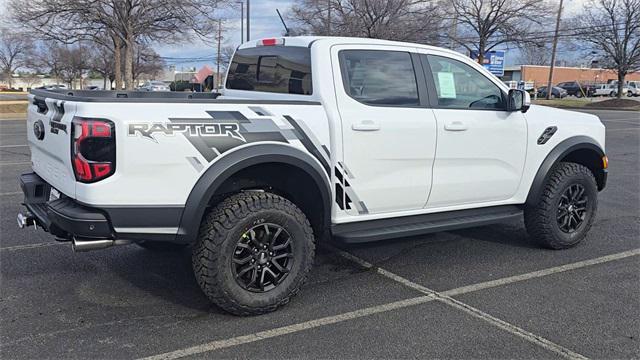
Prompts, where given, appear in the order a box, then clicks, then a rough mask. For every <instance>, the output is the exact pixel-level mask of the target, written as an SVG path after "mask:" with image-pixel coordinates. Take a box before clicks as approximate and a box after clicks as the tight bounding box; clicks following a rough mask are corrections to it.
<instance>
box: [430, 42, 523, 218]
mask: <svg viewBox="0 0 640 360" xmlns="http://www.w3.org/2000/svg"><path fill="white" fill-rule="evenodd" d="M421 59H422V63H423V65H424V69H425V73H426V74H427V75H426V77H427V84H428V86H429V88H430V89H432V91H430V93H432V94H434V95H435V96H433V97H432V101H431V102H432V104H431V105H432V106H433V108H434V113H435V115H436V118H437V120H438V130H437V133H438V148H437V150H436V160H435V165H434V170H433V187H432V190H431V196H430V198H429V202H428V204H427V207H429V208H433V207H443V206H456V205H464V204H477V203H485V202H492V201H500V200H507V199H509V198H511V197H512V196H513V195H515V193H516V191H517V190H518V187H519V185H520V180H521V178H522V171H523V169H524V162H525V157H526V149H527V124H526V119H525V118H524V115H523V114H522V112H519V111H518V112H508V111H506V93H505V92H504V91H503V90H502V89H500V87H498V85H497V84H495V83H494V82H493V81H492V80H491V79H489V77H488V76H486V75H485V74H483V73H482V72H480V71H478V70H477V69H475V68H474V67H472V66H471V65H469V64H465V63H464V62H462V61H459V60H456V59H454V58H451V57H449V56H447V55H446V54H442V55H441V56H440V55H437V53H435V54H430V55H421Z"/></svg>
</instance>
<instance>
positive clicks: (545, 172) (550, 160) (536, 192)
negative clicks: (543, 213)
mask: <svg viewBox="0 0 640 360" xmlns="http://www.w3.org/2000/svg"><path fill="white" fill-rule="evenodd" d="M581 149H588V150H593V151H595V152H596V153H597V154H598V155H599V156H600V157H602V156H604V151H603V150H602V148H601V147H600V145H598V143H597V142H596V141H595V140H594V139H593V138H590V137H588V136H574V137H570V138H568V139H565V140H563V141H561V142H560V143H559V144H558V145H556V146H555V147H554V148H553V149H552V150H551V151H550V152H549V154H548V155H547V157H546V158H545V159H544V161H543V162H542V164H541V165H540V167H539V168H538V172H537V173H536V176H535V178H534V179H533V182H532V183H531V187H530V188H529V195H527V201H526V204H527V205H532V204H534V203H535V202H536V201H537V199H539V198H540V195H541V193H542V190H543V186H544V184H545V183H546V182H547V180H548V179H549V175H550V173H551V170H552V169H553V167H554V166H555V165H556V164H558V163H559V162H560V160H562V159H563V158H564V157H565V156H567V155H568V154H570V153H571V152H573V151H576V150H581ZM604 172H605V182H606V170H604ZM594 175H596V176H597V174H594ZM602 188H604V184H603V185H602ZM599 190H601V189H599Z"/></svg>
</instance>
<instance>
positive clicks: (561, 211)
mask: <svg viewBox="0 0 640 360" xmlns="http://www.w3.org/2000/svg"><path fill="white" fill-rule="evenodd" d="M588 201H589V198H588V196H587V193H586V191H585V188H584V186H582V185H580V184H572V185H570V186H569V187H567V189H566V190H565V191H564V193H563V194H562V195H561V196H560V201H559V202H558V215H557V217H556V220H557V221H558V226H559V227H560V230H562V231H563V232H565V233H568V234H570V233H573V232H575V231H576V230H578V229H579V228H580V226H582V224H583V223H584V220H585V218H586V215H587V202H588Z"/></svg>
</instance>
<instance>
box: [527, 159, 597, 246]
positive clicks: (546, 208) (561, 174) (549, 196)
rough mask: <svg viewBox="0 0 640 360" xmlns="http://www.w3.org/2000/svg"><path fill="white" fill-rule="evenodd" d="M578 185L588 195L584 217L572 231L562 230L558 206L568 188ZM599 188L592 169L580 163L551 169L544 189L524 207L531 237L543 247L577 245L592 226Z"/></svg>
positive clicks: (569, 163) (561, 164) (562, 163)
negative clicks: (531, 202) (534, 199)
mask: <svg viewBox="0 0 640 360" xmlns="http://www.w3.org/2000/svg"><path fill="white" fill-rule="evenodd" d="M576 184H579V185H581V186H582V187H583V188H584V193H585V194H586V197H587V202H586V213H585V215H584V220H583V221H582V222H581V223H580V225H579V226H578V228H577V229H575V230H574V232H572V233H567V232H564V231H563V230H561V228H560V224H559V223H558V215H559V208H558V207H559V205H560V201H561V197H562V195H563V194H565V191H567V189H568V188H569V187H570V186H572V185H576ZM597 196H598V187H597V184H596V179H595V177H594V176H593V174H592V173H591V171H590V170H589V169H588V168H587V167H585V166H583V165H580V164H576V163H571V162H561V163H559V164H558V165H557V166H555V167H554V168H553V169H552V170H551V175H550V176H549V178H548V180H547V182H546V183H545V184H544V189H543V191H542V193H541V195H540V197H539V198H538V199H536V200H537V201H536V202H535V203H534V204H531V205H526V206H525V209H524V220H525V226H526V228H527V232H528V233H529V236H531V238H532V239H533V240H534V241H535V242H537V243H538V244H540V245H541V246H544V247H547V248H550V249H566V248H570V247H572V246H575V245H577V244H578V243H579V242H580V241H582V239H584V237H585V236H586V234H587V232H588V231H589V229H590V228H591V225H592V224H593V220H594V218H595V214H596V210H597V207H598V198H597Z"/></svg>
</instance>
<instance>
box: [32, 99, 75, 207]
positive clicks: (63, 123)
mask: <svg viewBox="0 0 640 360" xmlns="http://www.w3.org/2000/svg"><path fill="white" fill-rule="evenodd" d="M27 111H28V115H27V141H28V143H29V147H30V149H31V162H32V167H33V170H34V171H35V172H36V173H37V174H38V175H39V176H40V177H41V178H43V179H44V180H45V181H46V182H48V183H49V184H50V185H51V186H53V187H54V188H56V189H57V190H58V191H60V192H62V193H64V194H65V195H67V196H70V197H75V190H76V189H75V184H76V179H75V175H74V174H73V168H72V166H71V121H72V119H73V115H74V113H75V104H73V103H69V102H65V101H63V100H57V99H52V98H45V97H41V96H38V95H33V94H31V95H29V107H28V110H27Z"/></svg>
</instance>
